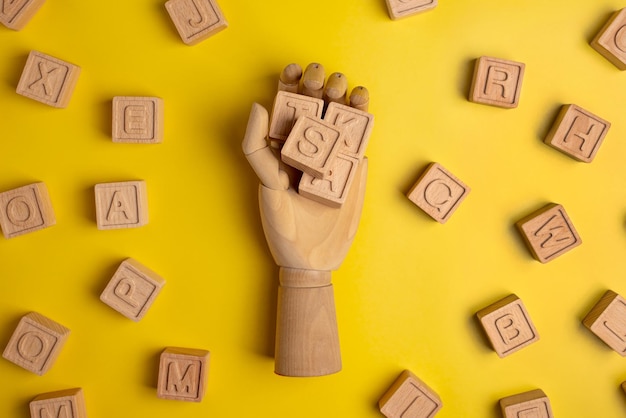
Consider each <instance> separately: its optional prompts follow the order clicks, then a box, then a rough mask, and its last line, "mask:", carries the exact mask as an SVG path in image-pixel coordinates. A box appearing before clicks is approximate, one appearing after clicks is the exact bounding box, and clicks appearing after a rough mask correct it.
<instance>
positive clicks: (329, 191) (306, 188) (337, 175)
mask: <svg viewBox="0 0 626 418" xmlns="http://www.w3.org/2000/svg"><path fill="white" fill-rule="evenodd" d="M358 167H359V160H357V159H356V158H353V157H349V156H347V155H343V154H339V155H338V156H337V157H336V158H335V159H334V162H333V164H332V165H331V167H330V170H329V172H330V174H329V175H328V176H327V177H326V179H321V178H318V177H314V176H311V175H310V174H307V173H303V174H302V177H301V178H300V184H299V186H298V193H299V194H301V195H302V196H305V197H308V198H309V199H311V200H315V201H316V202H319V203H323V204H325V205H326V206H331V207H341V206H342V205H343V204H344V202H345V201H346V197H347V196H348V192H349V191H350V187H351V186H352V181H353V180H354V176H355V174H356V171H357V168H358Z"/></svg>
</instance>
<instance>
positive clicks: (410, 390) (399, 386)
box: [378, 370, 443, 418]
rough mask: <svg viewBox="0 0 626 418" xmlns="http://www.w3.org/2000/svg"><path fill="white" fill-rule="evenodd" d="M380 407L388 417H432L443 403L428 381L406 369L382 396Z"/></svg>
mask: <svg viewBox="0 0 626 418" xmlns="http://www.w3.org/2000/svg"><path fill="white" fill-rule="evenodd" d="M378 407H379V408H380V412H382V413H383V415H385V416H386V417H387V418H403V417H410V418H431V417H434V416H435V415H436V414H437V412H439V410H440V409H441V408H442V407H443V403H442V402H441V399H440V398H439V395H437V394H436V393H435V392H434V391H433V390H432V389H431V388H429V387H428V385H426V383H424V382H423V381H421V380H420V379H419V378H418V377H417V376H415V375H414V374H413V373H411V372H410V371H409V370H405V371H403V372H402V374H400V376H399V377H398V378H397V379H396V381H395V382H394V383H393V385H391V387H390V388H389V389H388V390H387V392H386V393H385V394H384V395H383V397H382V398H380V401H379V402H378Z"/></svg>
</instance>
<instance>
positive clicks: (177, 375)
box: [157, 347, 210, 402]
mask: <svg viewBox="0 0 626 418" xmlns="http://www.w3.org/2000/svg"><path fill="white" fill-rule="evenodd" d="M209 355H210V353H209V352H208V351H206V350H200V349H193V348H179V347H168V348H166V349H165V350H163V352H162V353H161V358H160V363H159V381H158V385H157V396H158V397H159V398H161V399H172V400H177V401H190V402H200V401H202V398H203V397H204V393H205V391H206V381H207V377H208V373H209V371H208V368H209Z"/></svg>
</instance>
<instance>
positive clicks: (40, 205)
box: [0, 182, 56, 239]
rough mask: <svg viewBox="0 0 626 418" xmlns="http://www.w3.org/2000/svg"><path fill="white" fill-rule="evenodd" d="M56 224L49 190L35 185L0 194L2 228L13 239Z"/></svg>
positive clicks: (42, 184)
mask: <svg viewBox="0 0 626 418" xmlns="http://www.w3.org/2000/svg"><path fill="white" fill-rule="evenodd" d="M55 224H56V217H55V215H54V210H53V209H52V202H51V200H50V195H49V194H48V188H47V187H46V185H45V184H44V183H41V182H40V183H33V184H29V185H27V186H22V187H19V188H17V189H12V190H8V191H6V192H3V193H0V227H2V233H3V235H4V236H5V238H7V239H8V238H13V237H17V236H19V235H23V234H27V233H29V232H34V231H38V230H40V229H43V228H47V227H50V226H52V225H55Z"/></svg>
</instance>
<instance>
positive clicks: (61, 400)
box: [29, 388, 87, 418]
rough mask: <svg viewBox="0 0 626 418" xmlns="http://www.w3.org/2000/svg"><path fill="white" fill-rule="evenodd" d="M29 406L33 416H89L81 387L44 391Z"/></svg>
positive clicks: (58, 417) (50, 417)
mask: <svg viewBox="0 0 626 418" xmlns="http://www.w3.org/2000/svg"><path fill="white" fill-rule="evenodd" d="M29 406H30V417H31V418H87V409H86V407H85V397H84V396H83V390H82V389H81V388H75V389H66V390H60V391H56V392H49V393H42V394H41V395H38V396H37V397H35V398H34V399H33V400H32V401H30V404H29Z"/></svg>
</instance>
